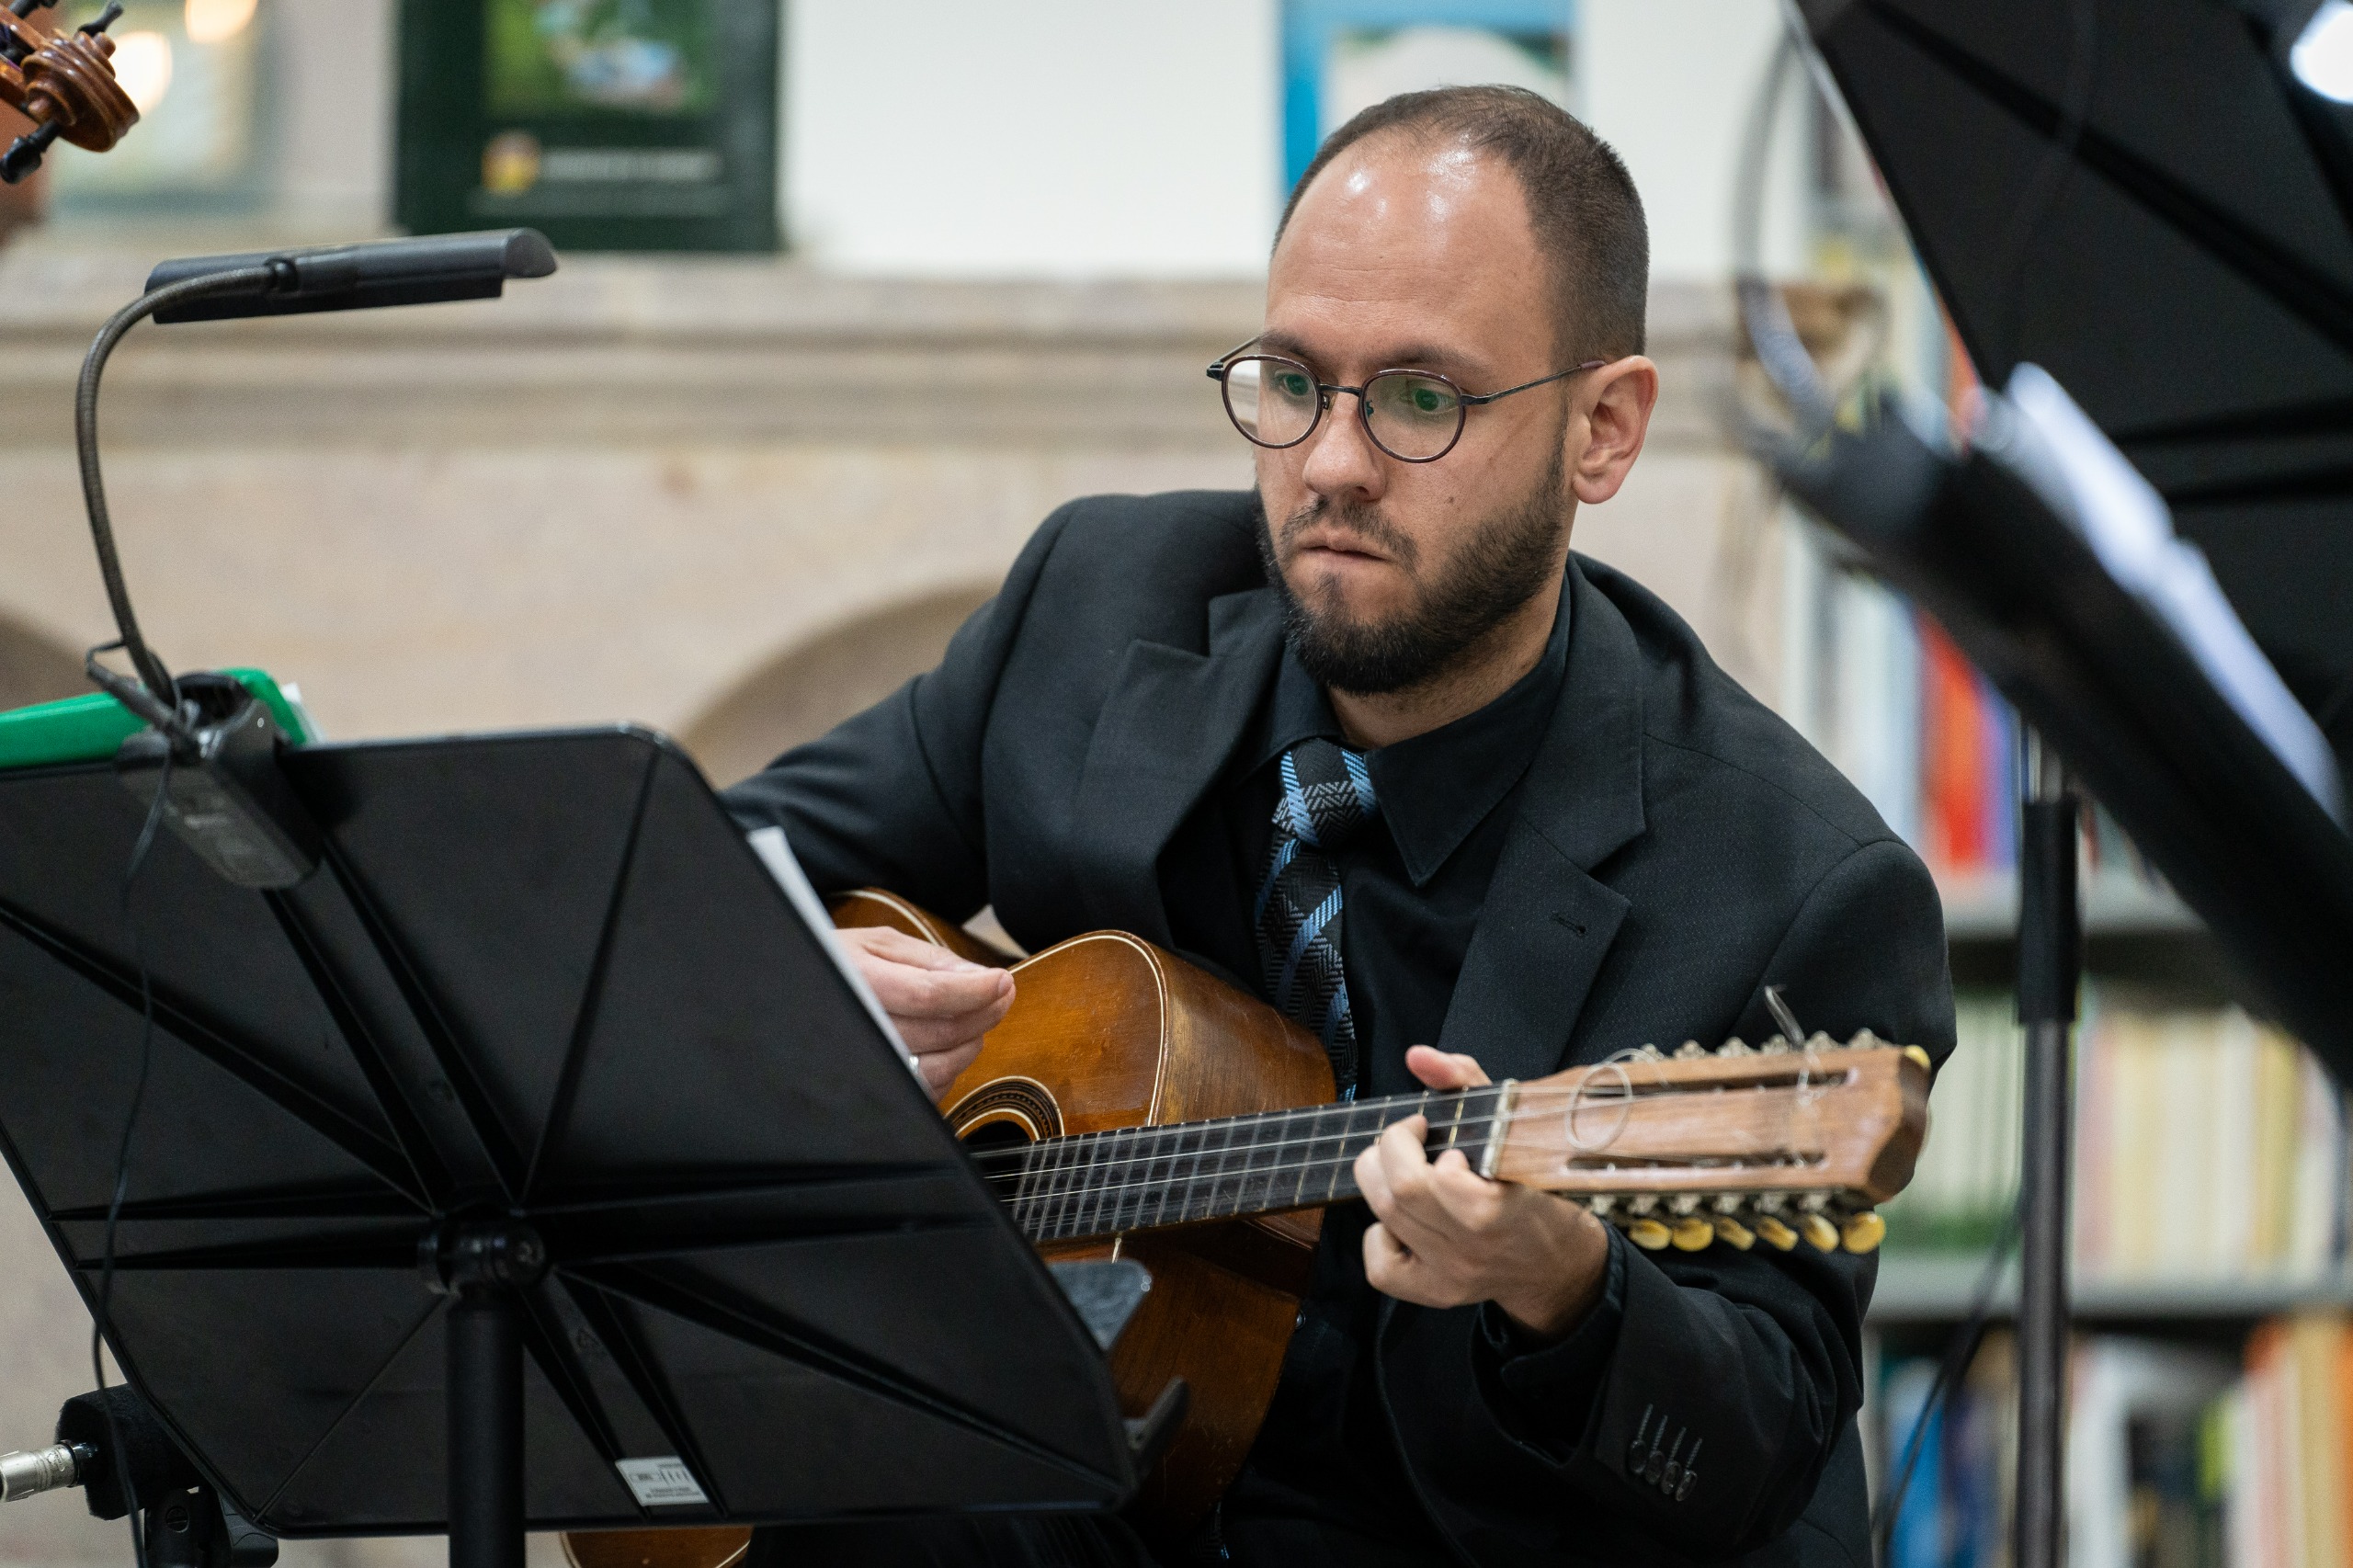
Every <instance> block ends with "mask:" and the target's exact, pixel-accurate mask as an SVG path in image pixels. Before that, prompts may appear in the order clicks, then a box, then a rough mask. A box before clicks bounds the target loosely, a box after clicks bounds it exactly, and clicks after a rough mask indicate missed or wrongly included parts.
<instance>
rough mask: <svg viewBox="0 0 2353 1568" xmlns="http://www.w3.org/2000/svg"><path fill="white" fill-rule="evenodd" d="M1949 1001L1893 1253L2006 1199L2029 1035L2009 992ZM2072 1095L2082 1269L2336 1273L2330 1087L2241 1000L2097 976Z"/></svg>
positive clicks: (2116, 1278)
mask: <svg viewBox="0 0 2353 1568" xmlns="http://www.w3.org/2000/svg"><path fill="white" fill-rule="evenodd" d="M1955 1004H1956V1010H1957V1016H1958V1020H1959V1024H1960V1045H1959V1047H1958V1049H1956V1050H1955V1051H1954V1052H1953V1054H1952V1056H1951V1058H1950V1059H1949V1061H1948V1062H1947V1063H1946V1065H1945V1067H1944V1070H1943V1071H1942V1072H1941V1073H1940V1074H1938V1079H1937V1083H1936V1085H1935V1087H1934V1089H1933V1090H1932V1091H1931V1092H1930V1094H1929V1096H1928V1110H1929V1128H1928V1136H1927V1142H1926V1143H1925V1144H1924V1145H1923V1147H1922V1149H1921V1153H1920V1162H1919V1165H1918V1166H1917V1168H1916V1170H1915V1174H1914V1176H1913V1180H1912V1184H1911V1186H1910V1187H1907V1188H1906V1189H1905V1190H1904V1192H1903V1193H1902V1194H1901V1195H1900V1196H1898V1197H1897V1198H1896V1199H1894V1200H1893V1202H1891V1203H1890V1204H1888V1205H1887V1207H1886V1210H1885V1212H1886V1216H1887V1221H1888V1240H1887V1245H1888V1248H1889V1250H1890V1251H1891V1252H1892V1253H1897V1254H1901V1253H1904V1252H1923V1251H1930V1252H1934V1251H1942V1252H1948V1253H1950V1252H1963V1251H1982V1250H1983V1249H1984V1247H1985V1246H1986V1245H1988V1244H1990V1243H1991V1242H1992V1241H1993V1239H1994V1238H1995V1235H1996V1234H1997V1233H1999V1232H2000V1231H2001V1229H2002V1227H2003V1225H2004V1222H2005V1221H2006V1218H2007V1215H2008V1213H2009V1210H2010V1209H2011V1207H2012V1205H2013V1204H2014V1203H2015V1202H2016V1194H2017V1191H2018V1161H2019V1139H2020V1128H2021V1123H2022V1119H2023V1112H2024V1102H2023V1097H2022V1096H2023V1094H2024V1078H2025V1042H2024V1038H2023V1035H2022V1034H2021V1032H2020V1030H2019V1028H2018V1023H2017V1021H2016V1019H2015V1017H2013V1013H2012V1003H2011V999H2010V996H2009V994H2007V993H2006V992H1995V991H1979V990H1964V991H1962V992H1961V993H1959V994H1957V995H1956V996H1955ZM2074 1132H2075V1139H2074V1143H2075V1188H2074V1192H2073V1196H2072V1203H2071V1212H2072V1218H2073V1229H2074V1237H2073V1240H2074V1257H2075V1274H2076V1277H2077V1278H2078V1279H2079V1280H2082V1281H2085V1282H2129V1281H2143V1280H2156V1281H2166V1282H2178V1281H2200V1280H2214V1281H2224V1280H2245V1279H2249V1278H2259V1279H2264V1280H2269V1281H2280V1280H2319V1279H2323V1278H2329V1277H2331V1276H2333V1275H2334V1274H2335V1273H2336V1271H2337V1270H2338V1269H2339V1268H2340V1267H2342V1264H2343V1260H2344V1258H2345V1255H2346V1250H2347V1248H2346V1239H2347V1238H2346V1233H2347V1188H2348V1185H2353V1182H2349V1181H2348V1171H2347V1139H2346V1130H2345V1108H2344V1101H2343V1096H2342V1094H2341V1092H2340V1091H2339V1090H2338V1088H2337V1087H2336V1085H2335V1083H2334V1082H2333V1081H2331V1080H2330V1078H2329V1077H2328V1076H2327V1074H2325V1072H2324V1071H2323V1070H2322V1069H2321V1067H2320V1065H2319V1063H2318V1062H2317V1061H2315V1060H2314V1058H2313V1056H2312V1054H2311V1053H2310V1052H2309V1051H2305V1050H2304V1049H2303V1048H2302V1046H2300V1045H2298V1044H2297V1043H2296V1042H2295V1041H2294V1040H2291V1039H2290V1038H2289V1037H2287V1036H2286V1035H2283V1034H2281V1033H2279V1031H2278V1030H2276V1029H2273V1028H2268V1026H2266V1025H2263V1024H2261V1023H2258V1022H2257V1021H2256V1020H2255V1019H2254V1018H2251V1017H2248V1016H2247V1015H2246V1014H2245V1012H2243V1011H2241V1010H2240V1009H2238V1008H2236V1007H2196V1008H2187V1007H2170V1008H2155V1007H2149V1006H2140V1005H2136V1004H2135V1003H2134V1002H2132V1001H2131V999H2130V996H2129V994H2126V993H2122V992H2120V991H2116V990H2112V989H2109V988H2103V987H2100V986H2099V985H2097V983H2095V984H2093V985H2090V986H2087V987H2086V1009H2085V1017H2084V1020H2083V1023H2082V1026H2081V1028H2080V1029H2079V1031H2078V1034H2077V1045H2076V1052H2075V1129H2074ZM2348 1568H2353V1564H2348Z"/></svg>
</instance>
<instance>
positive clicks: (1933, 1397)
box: [1871, 1199, 2025, 1562]
mask: <svg viewBox="0 0 2353 1568" xmlns="http://www.w3.org/2000/svg"><path fill="white" fill-rule="evenodd" d="M2024 1223H2025V1208H2024V1201H2023V1199H2021V1200H2020V1202H2019V1203H2017V1204H2013V1205H2012V1206H2011V1208H2010V1212H2009V1217H2008V1218H2007V1219H2006V1220H2004V1221H2002V1228H2001V1230H2000V1231H1999V1232H1998V1233H1996V1234H1995V1237H1994V1250H1993V1251H1992V1252H1991V1253H1990V1254H1988V1255H1987V1256H1986V1259H1985V1267H1984V1270H1983V1271H1982V1272H1981V1273H1980V1274H1979V1275H1978V1276H1977V1290H1976V1291H1975V1293H1974V1294H1973V1296H1972V1299H1971V1301H1970V1306H1969V1316H1968V1317H1967V1318H1965V1319H1963V1320H1962V1322H1961V1326H1960V1327H1959V1328H1957V1329H1955V1330H1954V1331H1953V1335H1952V1338H1951V1339H1950V1340H1949V1341H1948V1342H1947V1344H1946V1346H1945V1358H1944V1361H1943V1364H1942V1365H1940V1366H1938V1369H1937V1375H1936V1377H1935V1378H1934V1379H1933V1380H1932V1381H1930V1382H1929V1384H1928V1392H1927V1397H1926V1398H1924V1399H1923V1400H1921V1402H1920V1414H1919V1415H1918V1416H1917V1417H1915V1419H1914V1421H1913V1423H1912V1435H1911V1436H1910V1437H1906V1438H1905V1439H1904V1458H1903V1460H1902V1462H1901V1463H1899V1464H1898V1465H1897V1466H1896V1471H1895V1483H1894V1484H1893V1486H1891V1487H1889V1488H1888V1490H1887V1493H1886V1494H1885V1495H1884V1496H1882V1497H1881V1499H1880V1500H1879V1506H1878V1507H1876V1508H1874V1509H1873V1510H1872V1511H1871V1541H1872V1545H1873V1547H1874V1548H1875V1550H1876V1551H1877V1554H1878V1558H1879V1561H1880V1562H1886V1561H1887V1552H1888V1545H1889V1542H1890V1541H1891V1540H1893V1537H1894V1534H1895V1521H1896V1519H1897V1518H1898V1517H1900V1516H1901V1515H1902V1514H1903V1512H1904V1494H1906V1493H1907V1492H1909V1491H1910V1490H1911V1489H1912V1473H1913V1471H1915V1470H1916V1469H1917V1468H1918V1467H1919V1463H1920V1452H1921V1449H1922V1445H1923V1443H1924V1441H1925V1439H1926V1438H1927V1435H1928V1423H1929V1422H1930V1421H1932V1420H1934V1419H1935V1418H1936V1415H1937V1413H1938V1410H1940V1409H1941V1408H1942V1407H1943V1405H1944V1403H1945V1401H1946V1400H1947V1399H1948V1398H1949V1396H1950V1395H1951V1393H1952V1391H1953V1390H1954V1388H1956V1387H1957V1386H1959V1384H1960V1382H1961V1378H1962V1377H1963V1376H1965V1375H1966V1374H1967V1373H1968V1371H1969V1368H1970V1364H1971V1363H1972V1362H1973V1361H1975V1360H1976V1359H1977V1347H1978V1346H1980V1345H1982V1344H1983V1343H1984V1339H1985V1330H1986V1328H1987V1327H1988V1326H1989V1324H1990V1320H1991V1319H1992V1317H1993V1312H1994V1295H1995V1291H1996V1290H1999V1289H2000V1288H2001V1283H2002V1274H2003V1271H2004V1270H2005V1269H2006V1267H2008V1264H2009V1258H2010V1249H2011V1248H2012V1247H2014V1246H2016V1245H2018V1233H2019V1230H2020V1227H2021V1226H2022V1225H2023V1224H2024Z"/></svg>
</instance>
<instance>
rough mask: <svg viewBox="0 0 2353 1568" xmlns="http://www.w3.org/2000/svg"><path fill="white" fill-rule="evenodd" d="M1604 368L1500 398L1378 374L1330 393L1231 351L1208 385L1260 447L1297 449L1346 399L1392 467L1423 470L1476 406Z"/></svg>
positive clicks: (1559, 374)
mask: <svg viewBox="0 0 2353 1568" xmlns="http://www.w3.org/2000/svg"><path fill="white" fill-rule="evenodd" d="M1254 341H1255V340H1254ZM1242 347H1243V348H1247V347H1249V344H1246V343H1245V344H1244V345H1243V346H1242ZM1608 363H1609V361H1608V360H1607V359H1588V360H1586V362H1585V363H1584V364H1582V365H1572V366H1570V367H1569V368H1568V369H1565V370H1555V371H1553V372H1552V374H1551V375H1549V376H1540V377H1539V378H1537V379H1536V380H1535V381H1523V382H1521V383H1520V384H1519V385H1518V386H1516V387H1506V388H1505V389H1504V390H1503V391H1501V392H1464V391H1463V390H1462V389H1461V387H1459V386H1456V385H1455V384H1454V383H1453V382H1452V381H1449V380H1448V379H1447V378H1446V377H1444V376H1441V375H1439V374H1438V372H1437V371H1435V370H1377V371H1375V372H1374V373H1373V374H1371V375H1370V376H1368V377H1366V378H1365V383H1364V385H1362V386H1360V387H1343V386H1333V385H1331V384H1329V383H1327V382H1324V381H1317V380H1316V379H1315V372H1314V371H1313V370H1312V369H1308V368H1307V366H1305V365H1303V364H1302V363H1301V362H1300V361H1299V360H1297V359H1293V358H1289V357H1287V356H1285V355H1281V354H1245V353H1243V352H1242V350H1241V349H1239V348H1237V349H1235V350H1234V351H1233V353H1231V354H1228V355H1226V356H1224V357H1223V358H1220V359H1219V360H1218V362H1217V363H1216V364H1214V365H1211V367H1210V380H1211V381H1216V382H1218V383H1219V386H1220V389H1221V391H1222V393H1223V396H1224V399H1225V416H1226V417H1227V418H1228V419H1231V420H1233V427H1234V428H1235V429H1236V430H1239V431H1241V432H1242V434H1243V436H1244V437H1245V438H1247V439H1248V440H1251V441H1253V442H1255V443H1256V444H1257V445H1259V446H1261V447H1269V448H1272V449H1275V450H1278V451H1279V450H1281V449H1283V448H1285V447H1296V446H1298V445H1299V444H1300V443H1301V442H1302V441H1304V440H1306V439H1307V438H1308V437H1310V436H1313V434H1315V427H1316V426H1318V425H1320V424H1322V423H1323V422H1324V410H1325V409H1327V408H1330V407H1331V406H1332V400H1333V398H1334V397H1335V396H1336V395H1337V394H1339V393H1341V392H1347V393H1349V394H1350V395H1352V396H1353V397H1355V398H1356V400H1357V416H1358V418H1359V419H1361V420H1363V421H1364V433H1365V435H1366V436H1367V437H1370V439H1371V441H1372V444H1373V445H1374V446H1376V447H1379V448H1380V449H1381V450H1382V451H1384V452H1387V453H1388V454H1389V455H1390V456H1391V457H1392V458H1395V459H1396V460H1398V461H1399V462H1408V463H1429V462H1436V461H1438V459H1440V458H1442V457H1444V456H1446V454H1447V453H1449V452H1450V451H1452V450H1453V449H1454V443H1455V442H1457V441H1460V440H1461V439H1462V425H1463V421H1464V420H1465V419H1467V418H1468V417H1469V416H1470V412H1469V411H1470V410H1471V409H1472V408H1473V407H1475V406H1476V405H1478V404H1480V403H1493V402H1495V400H1496V399H1497V398H1505V397H1509V396H1511V395H1512V393H1514V392H1526V391H1528V390H1529V388H1531V387H1540V386H1545V385H1548V384H1549V383H1551V382H1553V381H1562V380H1563V379H1565V378H1567V377H1570V376H1574V375H1578V374H1581V373H1583V372H1584V371H1586V370H1597V369H1600V368H1601V367H1602V366H1604V365H1607V364H1608Z"/></svg>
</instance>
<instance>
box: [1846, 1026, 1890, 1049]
mask: <svg viewBox="0 0 2353 1568" xmlns="http://www.w3.org/2000/svg"><path fill="white" fill-rule="evenodd" d="M1886 1043H1887V1041H1885V1040H1881V1039H1880V1038H1879V1036H1877V1035H1875V1034H1873V1033H1871V1031H1870V1030H1869V1029H1857V1030H1856V1031H1855V1038H1854V1039H1852V1040H1848V1041H1847V1048H1848V1049H1849V1050H1852V1051H1869V1050H1870V1049H1871V1048H1872V1047H1873V1046H1878V1045H1885V1044H1886Z"/></svg>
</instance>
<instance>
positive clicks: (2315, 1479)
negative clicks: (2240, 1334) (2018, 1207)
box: [1873, 1313, 2353, 1568]
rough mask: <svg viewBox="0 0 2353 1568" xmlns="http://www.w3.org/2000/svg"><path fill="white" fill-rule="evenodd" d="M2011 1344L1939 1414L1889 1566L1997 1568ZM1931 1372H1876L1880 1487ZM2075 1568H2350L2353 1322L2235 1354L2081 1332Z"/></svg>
mask: <svg viewBox="0 0 2353 1568" xmlns="http://www.w3.org/2000/svg"><path fill="white" fill-rule="evenodd" d="M2012 1344H2013V1342H2012V1341H2011V1339H2010V1337H2009V1335H2007V1334H2006V1333H2000V1332H1997V1333H1995V1334H1993V1335H1988V1336H1987V1338H1986V1341H1985V1345H1984V1348H1983V1349H1982V1350H1981V1351H1980V1352H1979V1354H1978V1358H1977V1360H1976V1362H1975V1364H1974V1365H1972V1368H1971V1369H1970V1371H1969V1375H1968V1376H1967V1377H1966V1378H1965V1379H1964V1380H1963V1381H1962V1382H1961V1385H1960V1387H1959V1388H1958V1389H1956V1390H1955V1391H1954V1392H1953V1394H1952V1396H1951V1397H1950V1398H1949V1400H1948V1401H1947V1403H1946V1405H1945V1407H1944V1408H1943V1409H1942V1410H1941V1411H1939V1412H1937V1413H1935V1414H1932V1415H1929V1416H1928V1419H1927V1426H1926V1429H1925V1430H1924V1431H1923V1432H1922V1433H1921V1441H1920V1444H1919V1449H1920V1453H1919V1458H1918V1460H1917V1461H1916V1462H1915V1467H1914V1470H1913V1473H1912V1480H1911V1483H1910V1485H1909V1486H1908V1487H1907V1488H1906V1489H1905V1492H1904V1501H1903V1505H1902V1506H1901V1507H1900V1508H1899V1509H1898V1511H1897V1513H1896V1517H1895V1520H1894V1528H1893V1534H1892V1536H1891V1541H1890V1551H1889V1554H1888V1562H1889V1563H1890V1564H1891V1568H2000V1565H2002V1564H2006V1562H2008V1561H2009V1546H2010V1529H2011V1525H2012V1507H2013V1503H2014V1498H2015V1494H2016V1476H2017V1470H2018V1432H2017V1425H2016V1410H2017V1393H2016V1390H2015V1385H2014V1383H2013V1381H2012V1377H2013V1371H2012V1367H2011V1361H2010V1358H2011V1355H2012ZM1935 1370H1936V1364H1935V1362H1934V1361H1933V1360H1932V1359H1931V1358H1926V1357H1904V1358H1892V1359H1890V1360H1888V1361H1886V1362H1884V1363H1883V1364H1882V1369H1881V1382H1880V1386H1879V1389H1878V1391H1877V1396H1876V1398H1875V1399H1874V1401H1873V1415H1874V1418H1875V1419H1874V1426H1875V1427H1876V1438H1877V1441H1878V1444H1879V1453H1880V1455H1881V1463H1880V1466H1879V1468H1878V1471H1877V1473H1878V1475H1879V1477H1880V1481H1879V1484H1880V1486H1881V1488H1886V1487H1888V1486H1890V1485H1892V1484H1893V1483H1894V1481H1895V1478H1896V1476H1897V1474H1898V1471H1899V1466H1900V1464H1901V1460H1902V1455H1903V1453H1904V1449H1905V1446H1906V1444H1907V1443H1908V1442H1909V1441H1910V1440H1911V1438H1912V1437H1913V1435H1914V1432H1915V1427H1917V1426H1919V1424H1920V1419H1921V1414H1922V1407H1923V1402H1924V1399H1925V1396H1926V1393H1927V1387H1928V1384H1929V1382H1930V1381H1931V1380H1932V1379H1933V1378H1934V1376H1935ZM2068 1387H2069V1407H2068V1415H2067V1434H2066V1516H2067V1524H2066V1528H2067V1561H2068V1562H2069V1563H2070V1564H2071V1568H2349V1565H2353V1509H2348V1506H2347V1505H2348V1500H2349V1499H2353V1325H2348V1324H2347V1320H2346V1319H2345V1318H2344V1317H2343V1316H2342V1315H2339V1314H2336V1313H2309V1314H2303V1315H2299V1316H2294V1317H2289V1318H2283V1319H2279V1320H2275V1321H2273V1322H2269V1323H2267V1324H2263V1325H2262V1326H2261V1327H2260V1328H2258V1329H2257V1330H2256V1333H2255V1335H2253V1336H2252V1337H2251V1338H2250V1340H2249V1341H2248V1344H2247V1346H2246V1349H2245V1354H2244V1356H2242V1357H2234V1356H2233V1355H2232V1354H2231V1353H2229V1352H2228V1351H2224V1350H2220V1349H2216V1348H2213V1347H2211V1346H2198V1345H2179V1344H2174V1343H2170V1342H2167V1341H2163V1340H2155V1339H2147V1338H2138V1337H2131V1336H2126V1335H2085V1336H2080V1337H2078V1339H2077V1340H2076V1341H2075V1346H2074V1349H2073V1351H2072V1354H2071V1358H2070V1367H2069V1377H2068Z"/></svg>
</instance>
